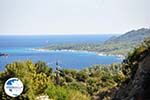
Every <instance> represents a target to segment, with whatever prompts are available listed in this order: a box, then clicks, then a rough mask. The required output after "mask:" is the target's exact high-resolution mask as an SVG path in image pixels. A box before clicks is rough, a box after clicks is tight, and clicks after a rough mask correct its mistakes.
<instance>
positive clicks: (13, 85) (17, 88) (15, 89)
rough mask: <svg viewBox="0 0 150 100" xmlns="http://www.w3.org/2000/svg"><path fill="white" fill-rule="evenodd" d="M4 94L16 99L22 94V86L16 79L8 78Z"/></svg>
mask: <svg viewBox="0 0 150 100" xmlns="http://www.w3.org/2000/svg"><path fill="white" fill-rule="evenodd" d="M4 90H5V93H6V94H7V95H8V96H10V97H17V96H19V95H20V94H21V93H22V92H23V84H22V82H21V80H19V79H18V78H9V79H8V80H7V81H6V82H5V85H4Z"/></svg>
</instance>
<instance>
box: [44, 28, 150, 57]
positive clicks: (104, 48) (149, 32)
mask: <svg viewBox="0 0 150 100" xmlns="http://www.w3.org/2000/svg"><path fill="white" fill-rule="evenodd" d="M147 37H150V29H145V28H142V29H138V30H132V31H130V32H127V33H124V34H123V35H120V36H118V37H112V38H110V39H109V40H107V41H105V42H104V43H78V44H75V43H68V44H50V45H48V46H47V47H45V48H44V49H48V50H64V49H65V50H83V51H92V52H97V53H104V54H111V55H112V54H113V55H124V56H126V55H127V54H128V52H129V51H132V50H133V49H134V48H135V47H136V46H137V45H138V44H139V43H141V42H142V41H143V40H144V39H145V38H147Z"/></svg>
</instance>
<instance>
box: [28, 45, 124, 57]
mask: <svg viewBox="0 0 150 100" xmlns="http://www.w3.org/2000/svg"><path fill="white" fill-rule="evenodd" d="M28 50H34V51H39V52H57V51H58V52H59V51H64V52H83V53H95V54H96V55H98V56H116V57H118V58H119V59H125V56H124V55H121V54H107V53H105V52H96V51H87V50H68V49H61V50H51V49H43V48H30V49H28Z"/></svg>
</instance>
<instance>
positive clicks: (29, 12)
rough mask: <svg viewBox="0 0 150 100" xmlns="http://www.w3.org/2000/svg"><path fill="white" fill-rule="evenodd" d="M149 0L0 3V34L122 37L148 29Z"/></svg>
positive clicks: (19, 0) (20, 0) (10, 0)
mask: <svg viewBox="0 0 150 100" xmlns="http://www.w3.org/2000/svg"><path fill="white" fill-rule="evenodd" d="M149 4H150V0H0V35H10V34H11V35H13V34H14V35H48V34H49V35H57V34H69V35H70V34H118V33H120V34H122V33H125V32H127V31H130V30H132V29H139V28H150V13H149V10H150V6H149Z"/></svg>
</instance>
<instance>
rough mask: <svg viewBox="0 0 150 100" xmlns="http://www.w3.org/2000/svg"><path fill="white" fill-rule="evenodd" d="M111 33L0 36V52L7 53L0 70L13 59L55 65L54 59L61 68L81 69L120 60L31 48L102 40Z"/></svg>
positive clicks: (95, 55) (0, 60) (86, 53)
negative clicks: (40, 61)
mask: <svg viewBox="0 0 150 100" xmlns="http://www.w3.org/2000/svg"><path fill="white" fill-rule="evenodd" d="M110 37H111V35H90V36H89V35H87V36H83V35H81V36H79V35H75V36H0V52H2V53H8V54H9V56H7V57H0V71H2V70H4V68H5V67H4V66H5V65H6V64H8V63H11V62H13V61H16V60H19V61H22V60H33V61H34V62H37V61H39V60H42V61H45V62H46V63H47V64H48V65H49V66H51V67H53V68H54V67H55V63H56V61H57V62H59V64H60V65H61V66H63V68H74V69H82V68H85V67H89V66H91V65H92V64H111V63H113V62H120V61H121V59H119V58H117V57H116V56H98V55H97V54H95V53H88V52H68V51H35V50H32V48H36V47H44V46H47V45H48V44H53V43H54V44H56V43H68V42H69V43H82V42H103V41H105V40H107V39H108V38H110Z"/></svg>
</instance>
